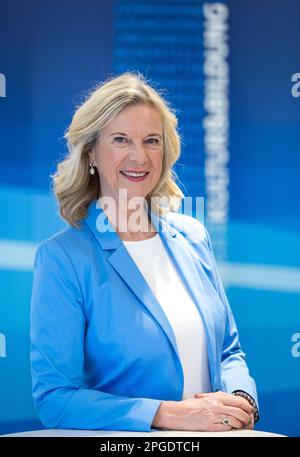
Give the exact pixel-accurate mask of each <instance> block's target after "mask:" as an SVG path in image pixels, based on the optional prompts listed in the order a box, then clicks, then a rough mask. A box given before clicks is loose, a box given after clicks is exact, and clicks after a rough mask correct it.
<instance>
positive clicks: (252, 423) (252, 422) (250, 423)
mask: <svg viewBox="0 0 300 457" xmlns="http://www.w3.org/2000/svg"><path fill="white" fill-rule="evenodd" d="M244 429H245V430H253V429H254V416H253V415H252V416H251V420H250V422H249V424H248V425H245V427H244Z"/></svg>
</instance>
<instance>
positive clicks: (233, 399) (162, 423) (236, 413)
mask: <svg viewBox="0 0 300 457" xmlns="http://www.w3.org/2000/svg"><path fill="white" fill-rule="evenodd" d="M253 411H254V410H253V407H252V406H251V405H250V404H249V403H248V402H247V400H245V399H244V398H242V397H238V396H236V395H232V394H227V393H224V392H213V393H207V394H195V396H194V398H188V399H186V400H182V401H177V402H176V401H163V402H162V403H161V405H160V407H159V409H158V410H157V413H156V415H155V417H154V419H153V422H152V426H153V427H157V428H163V429H165V430H197V431H211V432H213V431H226V430H232V428H234V429H246V428H247V429H252V428H253V425H252V424H253ZM224 418H228V419H229V420H230V425H224V424H223V422H222V421H223V419H224Z"/></svg>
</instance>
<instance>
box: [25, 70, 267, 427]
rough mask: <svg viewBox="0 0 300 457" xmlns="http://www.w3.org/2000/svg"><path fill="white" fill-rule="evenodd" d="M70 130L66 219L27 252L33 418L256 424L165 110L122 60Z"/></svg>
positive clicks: (61, 188) (58, 185)
mask: <svg viewBox="0 0 300 457" xmlns="http://www.w3.org/2000/svg"><path fill="white" fill-rule="evenodd" d="M66 139H67V142H68V149H69V152H68V155H67V157H66V158H65V160H63V161H62V162H61V163H60V164H59V165H58V167H57V171H56V173H55V174H54V175H53V187H54V192H55V195H56V197H57V199H58V203H59V208H60V213H61V216H62V217H63V218H64V219H65V221H66V222H67V223H68V225H67V227H66V228H65V229H64V230H62V231H60V232H59V233H56V234H54V235H53V236H52V237H50V238H48V239H47V240H44V241H43V242H42V243H41V244H40V245H39V248H38V251H37V253H36V258H35V264H34V282H33V291H32V302H31V332H30V337H31V354H30V355H31V368H32V382H33V398H34V404H35V408H36V411H37V414H38V415H39V417H40V419H41V420H42V422H43V423H44V425H45V426H46V427H50V428H65V429H66V428H75V429H106V430H136V431H151V429H152V428H162V429H171V430H172V429H174V430H175V429H177V430H178V429H179V430H207V431H224V430H231V429H232V428H235V429H241V428H253V426H254V422H255V421H256V420H257V418H258V410H257V393H256V387H255V382H254V380H253V379H252V377H251V376H250V375H249V371H248V367H247V365H246V362H245V354H244V353H243V351H242V349H241V347H240V343H239V338H238V332H237V329H236V325H235V321H234V318H233V315H232V312H231V310H230V307H229V304H228V302H227V299H226V296H225V293H224V289H223V286H222V283H221V281H220V279H219V275H218V272H217V269H216V264H215V261H214V257H213V253H212V249H211V243H210V239H209V235H208V233H207V231H206V229H205V227H204V226H203V225H202V224H201V223H200V222H199V221H198V220H196V219H194V218H192V217H189V216H184V215H182V214H179V213H178V212H177V213H176V210H177V209H178V205H179V204H180V201H181V199H182V198H183V194H182V192H181V190H180V189H179V187H178V186H177V184H176V179H175V174H174V172H173V170H172V167H173V165H174V163H175V162H176V160H177V159H178V157H179V154H180V137H179V134H178V132H177V119H176V116H175V114H174V111H172V109H171V107H170V106H169V105H168V103H167V102H166V100H164V97H163V96H162V94H161V93H159V92H158V91H157V90H155V89H154V88H153V87H152V86H151V85H150V84H149V83H148V82H147V81H146V79H145V78H144V77H143V76H142V75H141V74H135V73H129V72H128V73H125V74H122V75H120V76H118V77H115V78H110V79H108V80H107V81H106V82H104V83H103V84H101V85H100V86H99V87H97V88H96V89H95V90H94V91H93V92H92V93H91V94H90V95H89V96H88V98H87V99H86V101H85V102H84V103H83V104H82V105H81V106H80V107H79V108H78V109H77V110H76V112H75V114H74V117H73V119H72V122H71V124H70V126H69V128H68V130H67V132H66ZM162 201H164V202H166V201H167V203H168V204H167V205H166V204H164V205H162V204H160V203H161V202H162ZM152 203H153V204H152Z"/></svg>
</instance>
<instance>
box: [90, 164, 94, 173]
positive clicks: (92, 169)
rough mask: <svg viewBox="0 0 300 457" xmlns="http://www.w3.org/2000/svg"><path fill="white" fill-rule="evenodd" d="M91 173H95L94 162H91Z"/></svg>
mask: <svg viewBox="0 0 300 457" xmlns="http://www.w3.org/2000/svg"><path fill="white" fill-rule="evenodd" d="M90 174H91V175H94V174H95V168H94V164H93V163H92V162H90Z"/></svg>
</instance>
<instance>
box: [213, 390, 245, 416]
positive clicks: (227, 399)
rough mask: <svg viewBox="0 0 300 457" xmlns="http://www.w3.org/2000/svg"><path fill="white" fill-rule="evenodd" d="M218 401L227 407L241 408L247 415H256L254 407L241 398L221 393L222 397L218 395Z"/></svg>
mask: <svg viewBox="0 0 300 457" xmlns="http://www.w3.org/2000/svg"><path fill="white" fill-rule="evenodd" d="M217 393H218V392H217ZM218 400H220V401H222V403H223V404H224V405H226V406H234V407H236V408H240V409H242V410H243V411H245V412H246V413H247V414H253V413H254V408H253V406H251V405H250V403H249V402H248V401H247V400H246V399H245V398H243V397H241V396H238V395H233V394H228V393H225V392H221V393H220V395H218Z"/></svg>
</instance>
